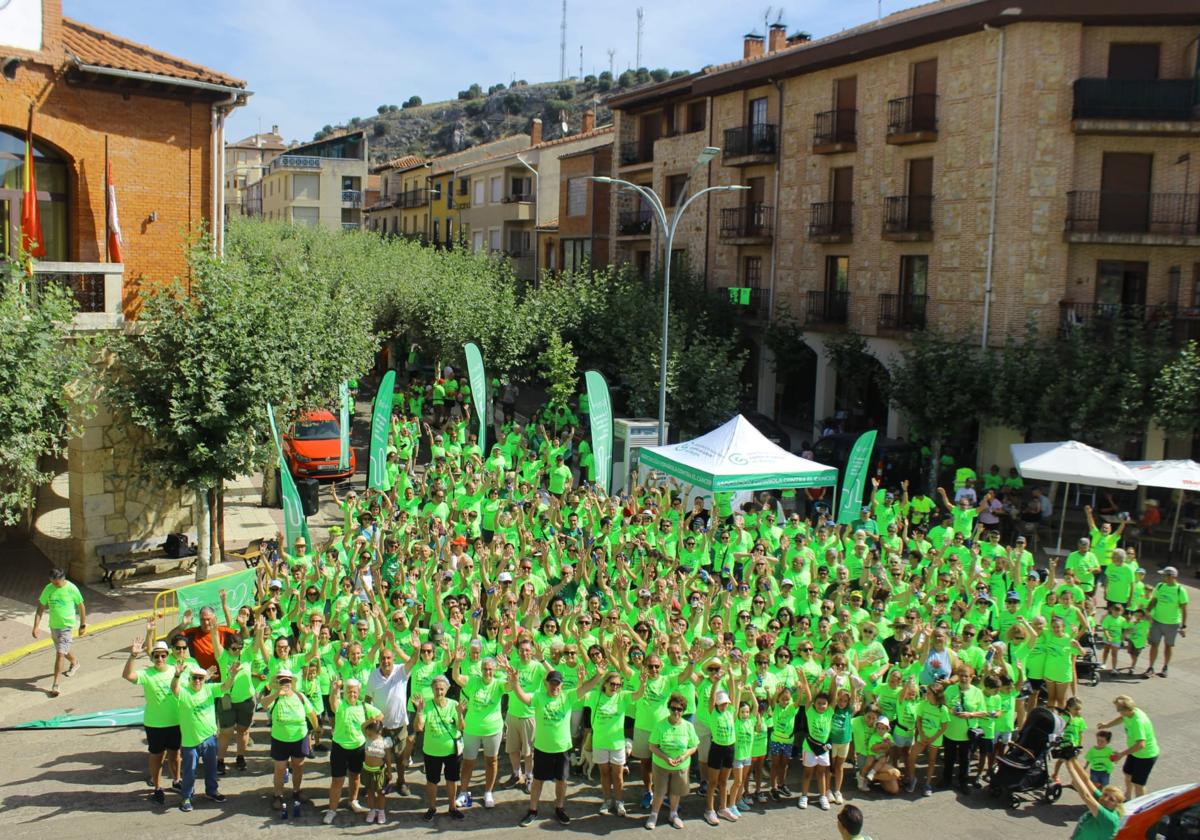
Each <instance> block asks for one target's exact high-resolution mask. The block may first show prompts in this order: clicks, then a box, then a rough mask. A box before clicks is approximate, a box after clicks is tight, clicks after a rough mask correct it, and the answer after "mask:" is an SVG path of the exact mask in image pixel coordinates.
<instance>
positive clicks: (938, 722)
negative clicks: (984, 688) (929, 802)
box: [907, 683, 950, 796]
mask: <svg viewBox="0 0 1200 840" xmlns="http://www.w3.org/2000/svg"><path fill="white" fill-rule="evenodd" d="M949 726H950V708H949V707H948V706H947V705H946V690H945V687H944V686H943V685H942V684H941V683H933V684H932V685H930V686H929V687H928V688H926V689H925V698H924V699H923V700H921V701H920V702H919V703H917V711H916V718H915V723H914V729H913V732H914V735H915V737H914V738H913V744H912V747H911V748H910V749H909V753H908V778H907V781H908V790H909V792H910V793H911V792H912V791H913V790H916V787H917V777H916V767H917V757H918V756H920V755H921V753H927V755H926V762H927V764H926V767H925V790H924V795H925V796H932V795H933V771H934V770H935V769H936V768H937V754H938V750H940V749H941V747H942V736H943V735H945V734H946V729H947V727H949Z"/></svg>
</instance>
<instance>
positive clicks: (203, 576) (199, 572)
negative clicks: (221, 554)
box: [195, 490, 212, 581]
mask: <svg viewBox="0 0 1200 840" xmlns="http://www.w3.org/2000/svg"><path fill="white" fill-rule="evenodd" d="M195 519H196V580H197V581H201V580H208V563H209V560H210V558H211V557H212V553H211V552H212V540H211V538H210V535H209V531H210V529H211V524H212V517H211V514H210V513H209V509H208V490H197V491H196V516H195Z"/></svg>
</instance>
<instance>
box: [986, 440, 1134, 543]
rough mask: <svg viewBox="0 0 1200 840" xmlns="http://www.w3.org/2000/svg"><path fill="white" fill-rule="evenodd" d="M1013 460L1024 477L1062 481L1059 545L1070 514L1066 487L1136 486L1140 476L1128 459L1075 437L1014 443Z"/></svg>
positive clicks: (1120, 488) (1012, 448)
mask: <svg viewBox="0 0 1200 840" xmlns="http://www.w3.org/2000/svg"><path fill="white" fill-rule="evenodd" d="M1009 449H1010V450H1012V456H1013V463H1015V464H1016V465H1017V471H1018V472H1020V473H1021V476H1022V477H1023V478H1034V479H1040V480H1042V481H1061V482H1064V484H1065V485H1066V486H1065V487H1064V488H1063V497H1062V502H1061V504H1062V512H1061V513H1060V515H1059V519H1058V547H1059V548H1062V535H1063V523H1064V521H1065V520H1066V517H1067V492H1066V491H1067V489H1068V488H1069V487H1070V485H1071V484H1091V485H1095V486H1097V487H1113V488H1116V489H1118V490H1136V489H1137V486H1138V480H1137V477H1136V476H1135V475H1134V473H1133V470H1131V469H1130V468H1129V467H1128V466H1126V465H1125V463H1124V462H1123V461H1122V460H1121V459H1120V458H1118V457H1117V456H1116V455H1114V454H1112V453H1111V452H1105V451H1104V450H1103V449H1097V448H1095V447H1094V446H1088V445H1087V444H1086V443H1080V442H1079V441H1076V440H1061V441H1054V442H1050V443H1014V444H1012V445H1011V446H1010V447H1009Z"/></svg>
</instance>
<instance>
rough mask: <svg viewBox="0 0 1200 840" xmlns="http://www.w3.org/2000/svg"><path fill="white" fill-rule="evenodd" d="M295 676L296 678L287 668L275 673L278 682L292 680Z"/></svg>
mask: <svg viewBox="0 0 1200 840" xmlns="http://www.w3.org/2000/svg"><path fill="white" fill-rule="evenodd" d="M294 676H295V674H293V673H292V672H291V671H290V670H289V669H287V668H280V669H279V670H278V671H276V672H275V679H277V680H290V679H291V678H292V677H294Z"/></svg>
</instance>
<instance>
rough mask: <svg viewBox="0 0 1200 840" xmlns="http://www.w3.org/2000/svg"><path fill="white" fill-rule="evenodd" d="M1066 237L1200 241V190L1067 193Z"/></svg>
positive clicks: (1131, 242)
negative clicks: (1191, 191) (1197, 191)
mask: <svg viewBox="0 0 1200 840" xmlns="http://www.w3.org/2000/svg"><path fill="white" fill-rule="evenodd" d="M1063 239H1064V240H1065V241H1067V242H1074V243H1101V244H1109V245H1185V246H1186V245H1200V194H1197V193H1119V192H1104V191H1102V190H1073V191H1071V192H1069V193H1067V222H1066V229H1065V231H1064V233H1063Z"/></svg>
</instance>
